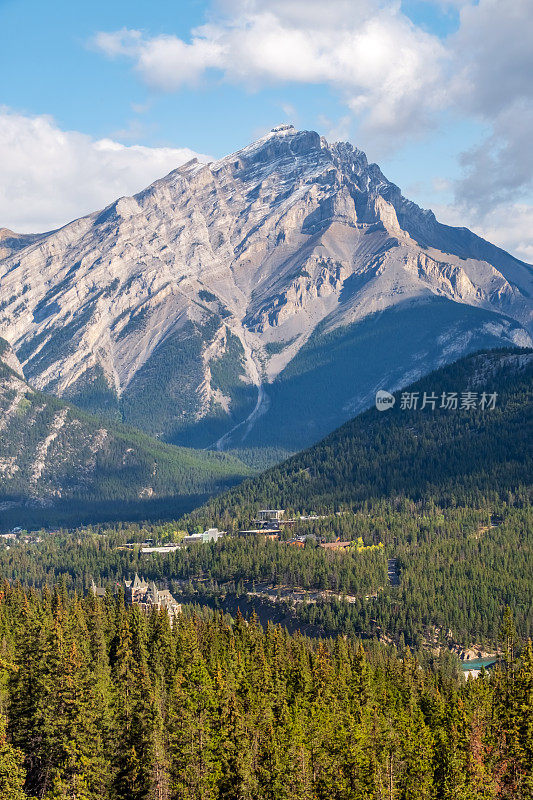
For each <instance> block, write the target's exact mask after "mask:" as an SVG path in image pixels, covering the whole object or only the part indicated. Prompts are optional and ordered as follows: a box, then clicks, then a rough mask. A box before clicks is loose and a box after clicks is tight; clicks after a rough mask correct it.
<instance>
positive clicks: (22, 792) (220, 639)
mask: <svg viewBox="0 0 533 800" xmlns="http://www.w3.org/2000/svg"><path fill="white" fill-rule="evenodd" d="M512 628H513V626H512V620H511V619H510V617H509V616H507V618H506V620H505V627H504V629H503V630H502V643H503V658H502V659H501V664H500V665H499V666H498V667H497V668H496V669H495V670H494V672H493V673H492V678H491V680H490V681H488V680H478V681H470V682H468V683H467V684H464V683H461V682H460V681H459V680H458V678H457V675H456V674H455V673H454V671H453V669H451V668H450V665H449V664H448V662H446V660H444V661H443V662H442V663H441V664H440V665H438V666H437V667H436V669H434V670H432V671H428V670H426V669H424V668H423V667H422V665H421V664H420V663H419V662H418V661H417V660H416V659H415V658H413V656H412V655H411V654H410V652H409V651H408V650H405V651H403V652H401V653H400V654H397V653H396V652H394V651H393V650H392V649H391V650H387V649H385V648H382V647H378V646H373V647H371V648H370V649H369V650H366V651H365V650H364V649H363V647H362V646H361V645H360V644H358V643H357V642H354V641H347V640H345V639H344V638H342V637H341V638H339V639H336V640H327V641H321V642H312V641H310V640H309V639H306V638H304V637H302V636H300V635H297V636H289V635H288V634H287V633H286V632H285V631H283V629H281V628H279V627H273V626H269V627H268V629H267V630H266V631H264V630H263V629H262V628H261V627H260V626H259V625H258V624H257V621H256V620H255V619H253V618H252V619H251V620H249V621H248V622H246V621H245V620H244V619H243V618H242V617H241V616H239V615H238V616H237V618H236V619H235V621H233V622H232V621H231V620H229V619H228V618H224V617H222V616H221V615H218V614H217V615H212V614H205V613H204V614H201V615H198V614H195V615H191V614H190V613H184V614H183V615H181V617H179V618H178V619H177V620H176V622H175V624H174V626H173V627H171V626H170V623H169V618H168V616H167V614H166V613H165V612H163V613H160V612H154V613H152V614H151V615H149V616H147V615H143V614H142V613H140V612H139V610H138V608H136V607H129V608H126V607H125V606H124V601H123V595H122V594H121V593H119V594H118V595H117V596H116V597H112V596H110V595H109V596H107V597H106V598H105V599H104V600H100V599H99V598H95V597H94V596H93V595H92V594H89V595H88V596H87V597H85V598H84V599H82V600H80V599H79V597H77V596H75V595H70V596H69V595H68V594H67V592H66V590H65V588H64V586H59V587H56V589H54V590H53V592H50V591H49V590H45V591H44V592H43V593H42V594H38V593H35V592H27V591H25V590H23V589H21V588H19V587H11V586H9V585H8V584H7V583H5V584H4V586H3V589H2V602H1V604H0V632H1V635H2V658H1V661H0V670H1V676H2V680H1V682H0V703H1V714H0V796H2V798H4V799H5V800H8V798H9V800H25V798H28V797H37V798H46V800H59V798H76V800H148V799H149V798H158V800H235V799H236V798H246V799H247V800H296V798H297V799H298V800H355V798H357V800H359V798H361V799H362V798H369V800H370V798H380V797H381V798H402V800H408V799H409V800H527V798H530V797H531V793H532V790H533V785H532V777H531V775H532V767H533V751H532V741H533V737H532V736H531V719H532V717H531V714H532V704H533V652H532V650H531V645H524V646H522V647H520V645H519V643H518V642H517V641H516V639H515V637H514V636H513V629H512ZM517 654H518V657H517ZM6 727H7V731H8V733H9V740H8V739H6V735H5V730H6Z"/></svg>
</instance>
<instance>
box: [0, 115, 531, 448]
mask: <svg viewBox="0 0 533 800" xmlns="http://www.w3.org/2000/svg"><path fill="white" fill-rule="evenodd" d="M2 243H3V245H2V250H1V252H0V255H1V254H2V253H3V257H2V258H1V259H0V335H1V336H3V337H5V338H6V339H7V340H8V341H9V342H10V344H11V345H12V347H13V349H14V351H15V353H16V355H17V357H18V359H19V360H20V363H21V364H22V367H23V370H24V375H25V377H26V378H27V380H29V381H30V382H31V383H32V385H34V386H35V387H37V388H38V389H39V390H41V391H46V392H48V393H52V394H54V395H56V396H58V397H62V398H64V399H67V400H70V401H72V402H74V403H76V404H78V405H80V406H81V407H83V408H84V409H86V410H89V411H98V412H104V413H105V414H106V415H107V417H108V418H110V419H116V420H121V421H123V422H126V423H128V424H131V425H134V426H136V427H139V428H142V429H143V430H144V431H146V432H147V433H149V434H150V435H152V436H156V437H160V438H162V439H164V440H166V441H168V442H173V443H177V444H187V445H191V446H197V447H208V446H214V445H215V444H216V446H217V447H218V448H219V449H229V448H233V447H238V448H243V447H245V448H250V447H254V446H258V445H261V446H262V447H266V446H268V447H273V448H285V450H288V451H294V450H296V449H298V448H301V447H304V446H308V445H309V444H311V443H312V442H314V441H317V440H318V439H320V438H321V437H322V436H324V435H325V434H326V433H328V432H329V431H331V430H332V429H334V428H335V427H336V426H338V425H339V424H341V423H342V422H344V421H345V420H347V419H349V418H350V417H352V416H353V415H354V414H356V413H357V412H358V411H360V410H362V409H364V408H366V407H368V406H369V405H370V404H371V402H372V397H373V394H374V393H375V390H376V389H377V388H386V389H389V390H394V389H397V388H399V387H400V386H403V385H405V384H407V383H409V382H410V381H412V380H414V379H416V378H417V377H420V376H422V375H423V374H427V373H428V372H429V371H430V370H431V369H434V368H435V367H437V366H440V365H442V364H445V363H449V362H450V361H453V360H454V359H456V358H458V357H459V356H460V355H462V354H464V353H467V352H470V351H474V350H479V349H482V348H491V347H500V346H502V345H508V344H514V345H517V346H530V345H531V332H532V304H531V297H532V279H531V267H529V266H528V265H526V264H524V263H522V262H520V261H518V260H517V259H515V258H513V257H512V256H510V255H509V254H508V253H505V252H504V251H503V250H500V249H499V248H497V247H494V246H493V245H491V244H489V243H488V242H486V241H484V240H483V239H480V238H479V237H477V236H475V235H474V234H473V233H471V232H470V231H468V230H467V229H464V228H451V227H449V226H446V225H441V224H440V223H438V222H437V220H436V219H435V217H434V215H433V213H432V212H430V211H424V210H422V209H420V208H419V207H418V206H416V205H415V204H414V203H412V202H410V201H409V200H407V199H405V198H404V197H403V196H402V194H401V192H400V190H399V189H398V187H397V186H395V185H394V184H392V183H391V182H390V181H388V180H387V179H386V178H385V176H384V175H383V174H382V172H381V171H380V169H379V167H378V166H377V165H376V164H369V163H368V161H367V158H366V156H365V154H364V153H363V152H362V151H360V150H358V149H357V148H355V147H353V146H352V145H351V144H348V143H343V142H338V143H333V144H330V143H328V142H327V141H326V140H325V139H323V138H321V137H320V136H319V135H318V134H317V133H315V132H312V131H296V130H295V129H294V128H293V127H292V126H288V125H284V126H280V127H278V128H275V129H273V130H272V131H271V132H270V133H269V134H267V135H266V136H263V137H262V138H261V139H259V140H258V141H256V142H254V143H253V144H251V145H249V146H248V147H245V148H244V149H242V150H240V151H238V152H237V153H234V154H232V155H230V156H227V157H226V158H223V159H221V160H219V161H214V162H211V163H209V164H207V165H206V164H201V163H199V162H198V161H196V160H193V161H190V162H189V163H187V164H185V165H183V166H181V167H180V168H179V169H176V170H174V171H173V172H171V173H170V174H169V175H167V176H166V177H164V178H162V179H161V180H158V181H156V182H155V183H154V184H152V185H151V186H149V187H148V188H147V189H146V190H144V191H142V192H140V193H139V194H137V195H135V196H134V197H122V198H120V199H119V200H117V201H116V202H114V203H112V204H111V205H110V206H108V207H107V208H105V209H104V210H103V211H98V212H95V213H93V214H90V215H89V216H87V217H84V218H82V219H79V220H76V221H75V222H72V223H70V224H69V225H66V226H65V227H63V228H61V229H60V230H57V231H53V232H50V233H46V234H41V235H38V236H29V235H25V236H21V235H16V234H13V233H12V232H9V231H3V233H2Z"/></svg>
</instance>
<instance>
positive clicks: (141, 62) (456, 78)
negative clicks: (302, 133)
mask: <svg viewBox="0 0 533 800" xmlns="http://www.w3.org/2000/svg"><path fill="white" fill-rule="evenodd" d="M531 6H532V4H531V3H530V2H528V0H498V2H496V0H479V2H474V1H472V2H470V1H469V0H439V1H437V0H435V2H432V0H404V1H403V2H402V3H400V2H398V1H396V0H330V2H329V4H328V5H327V6H325V4H324V3H323V2H319V0H284V2H282V0H212V2H205V0H178V2H176V0H175V1H174V2H168V0H160V1H159V2H157V3H150V2H140V0H130V1H129V2H124V0H115V2H102V0H94V1H93V2H91V3H84V4H76V3H72V2H65V0H49V1H48V2H47V3H43V2H42V0H41V2H36V0H7V1H6V0H3V1H2V2H0V26H1V29H2V31H3V32H4V36H3V44H2V48H1V51H0V69H1V74H2V76H3V77H4V80H3V81H2V84H1V87H0V106H1V108H2V114H0V185H2V188H0V227H1V226H2V225H6V226H8V227H17V228H18V229H19V230H23V229H34V228H33V227H31V226H35V225H37V226H41V227H42V226H45V227H50V226H54V225H58V224H62V223H64V222H67V221H68V219H70V218H71V217H75V216H79V215H81V214H83V213H87V212H88V211H91V210H93V206H92V205H91V204H94V203H96V204H97V206H98V205H99V204H104V203H105V202H110V201H111V200H112V199H113V197H114V194H113V193H118V194H125V193H129V192H132V191H135V190H137V189H140V188H142V186H143V185H144V183H143V182H144V181H146V182H149V180H152V179H155V178H156V177H158V176H159V174H163V173H164V172H165V171H168V170H167V169H166V167H167V166H168V167H169V168H170V167H171V166H173V165H174V162H175V160H178V161H179V160H180V159H181V160H183V159H184V158H185V156H187V155H189V153H188V152H186V153H183V152H182V149H183V148H190V149H191V150H193V151H196V152H198V153H203V154H207V155H209V156H213V157H219V156H222V155H224V154H226V153H228V152H230V151H232V150H235V149H238V148H239V147H241V146H243V145H245V144H247V143H248V142H249V141H250V140H252V139H254V138H256V137H257V136H259V135H261V134H262V133H263V132H265V131H266V130H268V129H270V128H271V127H272V126H273V125H275V124H277V123H279V122H283V121H290V122H293V123H294V124H295V125H296V126H297V127H298V128H312V129H315V130H318V131H319V132H320V133H322V134H324V135H326V136H327V137H328V138H349V139H350V140H351V141H352V142H353V143H354V144H356V145H358V146H360V147H362V148H363V149H365V150H366V152H367V154H368V156H369V158H370V159H371V160H376V161H378V163H379V164H380V166H381V167H382V169H383V171H384V172H385V174H386V175H387V176H388V177H389V178H390V179H391V180H394V181H395V182H396V183H398V184H399V185H400V186H401V188H402V189H403V191H404V193H405V194H407V195H408V196H409V197H411V199H414V200H415V201H417V202H419V203H420V204H421V205H423V206H425V207H433V208H435V210H436V211H437V213H438V214H439V215H440V216H441V218H443V219H444V220H445V221H449V222H451V223H455V224H463V223H464V224H468V225H470V226H471V227H474V228H475V229H476V230H479V231H480V232H481V233H483V234H485V235H487V236H490V238H492V239H493V240H496V241H498V243H500V244H502V245H503V246H505V247H507V248H508V249H511V250H513V251H514V252H516V253H518V254H519V255H521V257H524V258H525V257H529V256H530V254H531V258H532V259H533V236H532V235H531V233H530V232H531V228H532V225H531V223H532V222H533V214H532V213H531V198H532V189H531V187H532V172H533V165H531V164H530V161H531V156H530V155H529V156H528V153H527V152H525V153H524V152H522V150H523V149H525V145H523V144H521V141H518V139H519V138H520V137H519V136H518V134H517V133H516V131H513V125H512V119H513V110H514V109H515V108H519V109H520V112H521V114H520V119H521V121H522V123H521V124H522V125H523V124H525V125H529V122H530V121H531V120H533V111H532V108H533V96H532V94H531V87H530V86H529V88H528V84H529V79H526V76H527V74H528V70H529V73H530V69H529V68H530V67H531V62H530V60H529V59H530V58H531V56H530V54H529V52H528V51H529V50H531V48H530V47H528V45H527V41H528V40H529V41H530V34H531V32H532V25H533V20H532V16H533V15H532V9H531ZM506 7H507V8H506ZM508 10H509V11H512V13H507V11H508ZM521 40H523V46H521V44H520V43H521ZM480 42H481V43H480ZM483 42H485V44H483ZM517 44H518V46H517ZM495 48H496V52H497V54H498V55H497V57H496V58H495V57H494V52H495ZM494 62H495V63H494ZM494 74H496V75H497V76H501V77H498V80H501V81H502V82H503V83H502V85H503V86H504V87H505V91H502V92H501V93H500V94H501V95H502V97H499V96H498V92H497V91H496V90H495V87H494ZM491 80H492V82H493V86H492V88H491ZM507 86H509V90H507ZM524 121H525V122H524ZM532 132H533V131H532ZM522 138H523V137H522ZM102 140H104V141H105V142H108V143H109V144H108V145H106V146H104V147H102V146H100V145H99V144H98V143H99V142H101V141H102ZM119 146H122V147H119ZM2 161H3V162H4V167H2ZM517 161H519V162H520V165H521V168H520V169H517ZM6 164H7V165H6ZM39 165H40V167H39ZM39 170H40V171H39ZM69 170H70V171H69ZM158 170H159V171H158ZM161 170H162V172H161ZM488 175H490V178H489V177H487V176H488ZM81 184H83V188H82V187H81ZM45 186H46V187H49V197H48V201H47V203H45V202H44V200H43V196H42V195H43V187H45ZM19 208H20V210H19ZM509 220H510V221H509ZM528 232H529V233H528ZM528 236H529V238H528Z"/></svg>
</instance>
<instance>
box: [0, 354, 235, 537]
mask: <svg viewBox="0 0 533 800" xmlns="http://www.w3.org/2000/svg"><path fill="white" fill-rule="evenodd" d="M10 364H11V366H9V365H10ZM249 474H250V469H249V468H248V467H247V466H246V465H245V464H244V463H242V462H241V461H239V460H238V459H236V458H234V457H232V456H229V455H225V454H223V453H214V452H207V451H197V450H190V449H187V448H178V447H173V446H172V445H167V444H164V443H161V442H159V441H157V440H156V439H151V438H150V437H149V436H146V435H145V434H141V433H139V432H138V431H135V430H134V429H132V428H127V427H125V426H121V425H118V424H110V423H109V422H108V421H104V420H102V419H99V418H98V417H94V416H91V415H89V414H86V413H84V412H82V411H80V410H79V409H77V408H75V407H74V406H71V405H69V404H67V403H64V402H62V401H60V400H57V399H56V398H54V397H51V396H50V395H45V394H42V393H40V392H36V391H34V390H33V389H32V388H31V387H30V386H29V385H28V384H27V383H26V382H25V380H24V379H23V377H22V376H21V375H20V374H19V373H18V372H17V364H16V360H15V359H14V357H13V354H12V353H11V352H10V350H9V348H8V347H7V345H6V343H4V342H2V340H0V527H9V526H11V525H22V526H23V527H38V526H40V525H42V524H46V523H49V524H52V525H60V524H64V525H74V524H79V523H80V522H91V521H95V522H97V521H102V520H118V519H144V518H149V517H161V516H174V517H175V516H179V515H180V514H183V513H184V512H186V511H188V510H190V509H191V508H194V507H195V506H197V505H198V504H199V503H201V502H202V501H203V500H205V499H206V497H209V496H211V495H212V494H216V493H217V492H219V491H221V490H222V489H226V488H228V487H229V486H232V485H233V484H235V483H236V482H238V481H239V480H241V479H242V477H243V476H245V475H249Z"/></svg>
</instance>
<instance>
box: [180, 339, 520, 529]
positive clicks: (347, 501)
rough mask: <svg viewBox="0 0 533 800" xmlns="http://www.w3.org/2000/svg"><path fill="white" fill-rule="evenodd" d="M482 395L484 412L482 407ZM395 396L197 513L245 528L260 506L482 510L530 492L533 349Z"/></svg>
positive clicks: (458, 365)
mask: <svg viewBox="0 0 533 800" xmlns="http://www.w3.org/2000/svg"><path fill="white" fill-rule="evenodd" d="M424 392H426V394H427V396H431V395H433V396H434V397H435V398H436V400H435V403H434V407H432V406H431V405H430V404H429V405H428V406H427V408H426V409H422V408H421V406H422V403H423V396H424ZM451 392H456V393H457V397H458V402H457V408H456V409H454V408H453V407H452V408H450V409H448V408H441V407H440V404H441V402H442V401H441V397H442V393H445V394H446V395H448V394H450V393H451ZM463 392H465V393H466V392H473V393H475V395H476V397H475V406H474V407H472V408H466V407H465V408H463V409H461V402H462V396H463ZM483 392H485V393H486V394H487V407H486V408H481V405H480V404H481V396H482V394H483ZM493 392H496V395H497V396H496V398H495V401H494V407H489V404H488V397H489V396H490V394H492V393H493ZM404 393H405V394H407V395H410V394H412V393H417V395H418V407H417V408H415V409H409V408H408V407H406V408H402V402H401V399H402V395H403V394H404ZM395 400H396V402H395V403H394V405H393V406H392V407H391V408H389V409H388V410H387V411H384V412H380V411H378V410H377V409H376V408H375V407H374V408H372V409H368V410H367V411H364V412H362V413H360V414H358V415H357V416H356V417H354V418H353V419H351V420H349V421H348V422H345V423H344V424H343V425H342V426H341V427H339V428H338V429H337V430H335V431H333V432H331V433H329V434H328V435H327V436H326V437H325V438H324V439H322V440H321V441H320V442H318V443H316V444H314V445H312V446H311V447H310V448H308V449H307V450H304V451H302V452H300V453H297V454H296V455H294V456H292V457H290V458H289V459H287V460H286V461H284V462H283V463H281V464H278V465H276V466H273V467H271V468H270V469H267V470H266V471H265V472H263V473H261V474H260V475H258V476H255V477H252V478H250V479H247V480H245V481H244V482H243V483H242V484H241V485H240V486H237V487H235V488H232V489H231V490H229V491H228V492H226V493H224V494H222V495H220V496H219V497H217V498H214V499H212V500H210V501H209V502H208V503H207V504H206V505H205V506H204V507H202V508H199V509H197V510H196V511H194V512H192V515H191V518H192V519H193V520H195V521H198V520H204V519H205V520H207V519H209V520H211V521H213V520H215V521H217V522H219V523H220V524H222V523H223V524H224V525H227V526H233V527H237V528H238V526H239V525H245V526H246V525H248V524H249V521H250V519H253V518H254V517H255V515H256V512H257V509H258V508H285V509H287V512H288V515H291V514H296V515H298V514H300V513H302V514H317V513H318V514H321V513H323V514H333V513H336V512H342V511H343V510H349V511H352V510H358V511H361V510H364V509H365V508H368V509H370V508H371V507H372V504H379V503H380V502H382V501H385V502H388V503H389V504H392V506H394V505H395V504H399V505H400V506H401V505H402V504H403V503H408V504H409V503H421V504H424V503H426V504H427V503H429V504H430V505H433V506H434V505H440V506H442V507H447V506H450V507H455V506H461V505H464V506H465V507H467V508H478V507H482V508H484V507H485V505H487V504H488V505H490V500H489V499H490V497H493V498H494V499H495V502H496V501H497V503H502V502H505V501H506V500H509V498H510V497H512V496H513V494H514V495H515V497H516V496H518V495H519V494H520V491H524V492H525V493H530V491H531V483H532V477H533V461H532V457H531V452H530V448H528V446H527V441H529V438H528V437H529V436H530V432H531V427H532V425H533V350H531V349H521V350H518V349H501V350H491V351H483V352H479V353H474V354H470V355H468V356H466V357H463V358H461V359H459V360H458V361H456V362H454V363H452V364H449V365H446V366H444V367H441V368H440V369H438V370H436V371H434V372H432V373H430V374H429V375H427V376H424V377H423V378H422V379H421V380H419V381H416V382H414V383H412V384H411V385H409V386H405V387H402V391H401V392H396V393H395ZM480 499H482V501H483V504H482V505H481V506H479V505H478V502H479V501H480ZM509 502H511V501H510V500H509Z"/></svg>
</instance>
